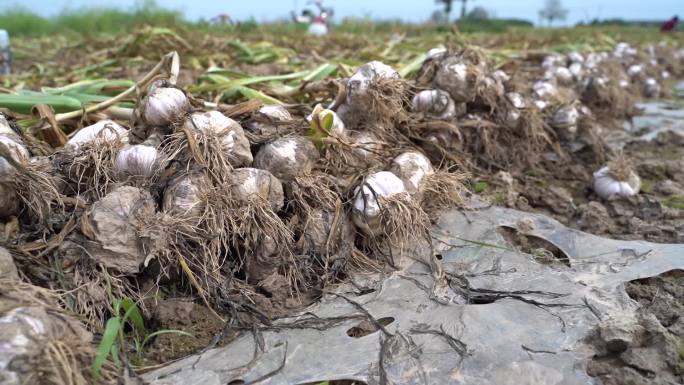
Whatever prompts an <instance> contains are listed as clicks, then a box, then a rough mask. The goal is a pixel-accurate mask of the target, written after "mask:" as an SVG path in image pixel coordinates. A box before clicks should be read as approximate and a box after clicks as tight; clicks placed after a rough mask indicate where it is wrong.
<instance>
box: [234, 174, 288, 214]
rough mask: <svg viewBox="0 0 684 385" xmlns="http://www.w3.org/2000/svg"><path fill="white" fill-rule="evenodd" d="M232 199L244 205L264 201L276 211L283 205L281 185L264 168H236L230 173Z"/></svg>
mask: <svg viewBox="0 0 684 385" xmlns="http://www.w3.org/2000/svg"><path fill="white" fill-rule="evenodd" d="M230 183H231V192H232V194H233V195H232V197H233V199H236V200H237V202H239V203H240V204H244V205H249V204H261V203H265V204H266V207H268V208H270V209H271V210H273V211H274V212H278V211H279V210H280V209H282V208H283V205H284V199H285V198H284V194H283V185H282V183H280V180H278V178H276V177H275V176H274V175H273V174H271V173H270V172H268V171H266V170H261V169H258V168H249V167H246V168H238V169H235V170H234V171H233V173H232V174H231V175H230Z"/></svg>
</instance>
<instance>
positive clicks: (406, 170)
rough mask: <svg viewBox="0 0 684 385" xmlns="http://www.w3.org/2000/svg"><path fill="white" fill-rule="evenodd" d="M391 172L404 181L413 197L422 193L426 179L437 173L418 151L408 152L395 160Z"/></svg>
mask: <svg viewBox="0 0 684 385" xmlns="http://www.w3.org/2000/svg"><path fill="white" fill-rule="evenodd" d="M390 171H391V172H392V173H394V174H395V175H396V176H398V177H399V179H401V180H402V182H403V183H404V187H405V188H406V190H407V191H408V192H409V193H410V194H411V195H415V194H418V193H420V192H421V190H422V188H423V184H424V183H425V177H427V176H428V175H431V174H434V172H435V170H434V169H433V168H432V164H431V163H430V160H429V159H428V158H427V157H426V156H425V155H423V154H421V153H419V152H416V151H407V152H404V153H402V154H400V155H399V156H397V157H396V158H394V159H393V160H392V165H391V167H390Z"/></svg>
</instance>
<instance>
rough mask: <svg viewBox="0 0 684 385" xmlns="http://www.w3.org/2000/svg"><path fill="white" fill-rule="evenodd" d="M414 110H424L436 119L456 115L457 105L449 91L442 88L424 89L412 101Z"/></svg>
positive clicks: (445, 118) (446, 118)
mask: <svg viewBox="0 0 684 385" xmlns="http://www.w3.org/2000/svg"><path fill="white" fill-rule="evenodd" d="M411 109H412V110H413V111H414V112H422V113H424V114H426V115H427V116H430V117H432V118H435V119H444V120H448V119H452V118H454V117H456V106H455V104H454V100H453V99H451V96H449V93H448V92H446V91H442V90H424V91H420V92H419V93H417V94H416V95H415V96H414V97H413V100H412V102H411Z"/></svg>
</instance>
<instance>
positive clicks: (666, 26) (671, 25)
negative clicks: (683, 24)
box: [660, 16, 679, 32]
mask: <svg viewBox="0 0 684 385" xmlns="http://www.w3.org/2000/svg"><path fill="white" fill-rule="evenodd" d="M677 22H679V17H677V16H675V17H673V18H672V19H670V20H668V21H666V22H664V23H663V25H661V26H660V32H672V31H674V30H675V29H676V28H677Z"/></svg>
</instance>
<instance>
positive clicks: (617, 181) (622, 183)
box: [594, 166, 641, 200]
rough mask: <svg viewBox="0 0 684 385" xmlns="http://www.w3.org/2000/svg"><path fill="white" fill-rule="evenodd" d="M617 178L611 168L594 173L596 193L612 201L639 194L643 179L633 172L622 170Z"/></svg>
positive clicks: (607, 167)
mask: <svg viewBox="0 0 684 385" xmlns="http://www.w3.org/2000/svg"><path fill="white" fill-rule="evenodd" d="M622 171H623V172H622V174H623V175H618V176H616V175H615V173H614V172H613V170H611V168H610V166H606V167H602V168H601V169H600V170H598V171H596V172H595V173H594V191H595V192H596V194H597V195H598V196H600V197H601V198H603V199H607V200H612V199H617V198H621V197H630V196H634V195H636V194H638V193H639V189H640V188H641V179H640V178H639V176H638V175H637V174H636V173H635V172H634V171H632V170H622Z"/></svg>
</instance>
